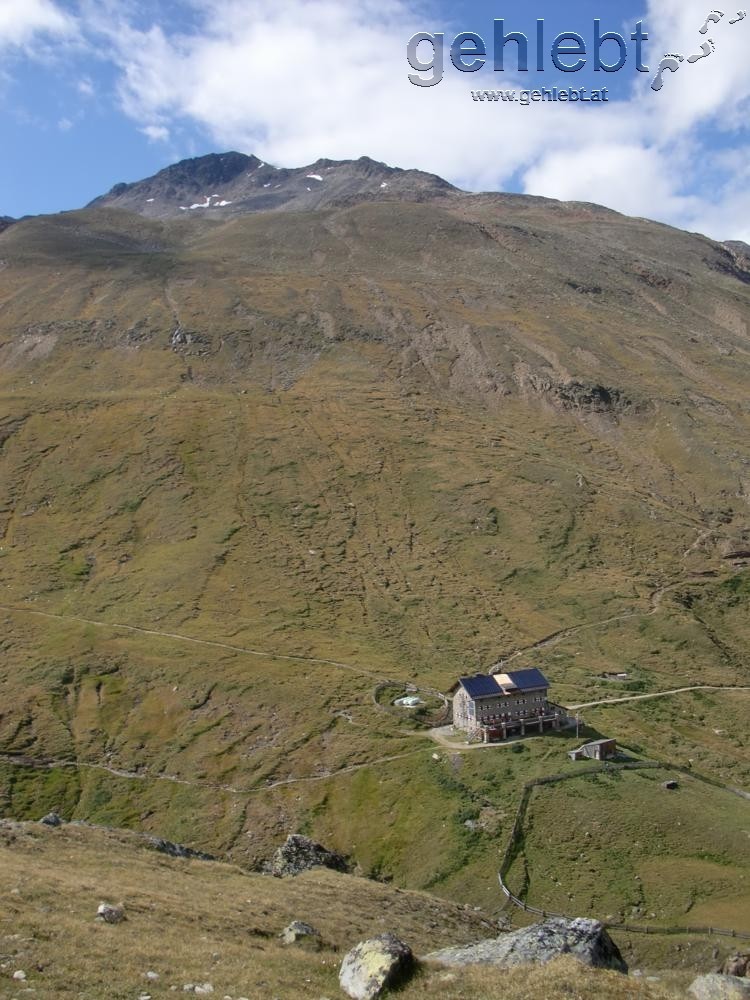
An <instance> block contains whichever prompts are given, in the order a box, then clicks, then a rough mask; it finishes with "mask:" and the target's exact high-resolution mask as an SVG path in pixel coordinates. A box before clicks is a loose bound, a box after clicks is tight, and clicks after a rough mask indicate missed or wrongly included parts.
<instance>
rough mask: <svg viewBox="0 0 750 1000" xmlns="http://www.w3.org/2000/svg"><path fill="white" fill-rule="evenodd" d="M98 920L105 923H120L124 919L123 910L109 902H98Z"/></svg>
mask: <svg viewBox="0 0 750 1000" xmlns="http://www.w3.org/2000/svg"><path fill="white" fill-rule="evenodd" d="M96 916H97V918H98V919H99V920H103V921H104V923H105V924H121V923H122V922H123V920H124V919H125V910H124V908H123V907H122V906H113V905H112V904H111V903H100V904H99V909H98V910H97V911H96Z"/></svg>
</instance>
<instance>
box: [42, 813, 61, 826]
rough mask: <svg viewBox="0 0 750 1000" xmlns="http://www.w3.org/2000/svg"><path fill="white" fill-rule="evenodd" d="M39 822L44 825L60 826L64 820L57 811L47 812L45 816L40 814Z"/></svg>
mask: <svg viewBox="0 0 750 1000" xmlns="http://www.w3.org/2000/svg"><path fill="white" fill-rule="evenodd" d="M39 822H40V823H42V824H43V825H44V826H62V825H63V823H64V820H63V819H62V818H61V817H60V816H58V815H57V813H47V815H46V816H42V818H41V819H40V820H39Z"/></svg>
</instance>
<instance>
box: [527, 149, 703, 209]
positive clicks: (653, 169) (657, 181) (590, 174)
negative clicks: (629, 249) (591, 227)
mask: <svg viewBox="0 0 750 1000" xmlns="http://www.w3.org/2000/svg"><path fill="white" fill-rule="evenodd" d="M680 159H681V157H680V156H677V155H674V154H672V155H667V154H666V153H665V152H664V151H663V150H661V149H657V148H656V147H650V148H649V147H647V146H643V145H638V144H628V143H617V142H614V141H613V142H605V143H597V142H593V143H591V144H590V145H587V146H583V147H581V148H579V149H574V150H566V151H565V152H556V153H550V154H548V155H546V156H544V157H543V158H542V159H541V160H540V161H539V163H538V164H537V165H536V166H534V167H532V168H531V169H530V170H528V171H527V172H526V175H525V191H526V193H527V194H537V195H546V196H547V197H549V198H560V199H561V200H563V201H591V202H596V203H597V204H600V205H607V206H609V207H610V208H614V209H617V211H619V212H624V213H625V214H627V215H636V216H647V217H650V218H679V217H684V216H687V215H688V214H690V213H692V212H693V211H695V210H696V209H697V208H698V207H699V202H698V201H697V199H695V198H689V197H685V196H681V195H679V194H678V193H676V191H675V184H674V180H673V178H674V176H675V174H676V175H677V177H680V176H682V172H681V169H680V166H681V164H680Z"/></svg>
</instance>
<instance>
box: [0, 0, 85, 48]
mask: <svg viewBox="0 0 750 1000" xmlns="http://www.w3.org/2000/svg"><path fill="white" fill-rule="evenodd" d="M73 34H75V21H74V19H73V18H72V17H71V16H70V15H69V14H67V13H65V12H64V11H63V10H61V9H60V8H59V7H58V6H57V5H56V4H55V3H53V2H52V0H0V47H5V46H26V45H28V44H29V43H31V42H32V41H34V39H35V37H36V36H39V35H53V36H71V35H73Z"/></svg>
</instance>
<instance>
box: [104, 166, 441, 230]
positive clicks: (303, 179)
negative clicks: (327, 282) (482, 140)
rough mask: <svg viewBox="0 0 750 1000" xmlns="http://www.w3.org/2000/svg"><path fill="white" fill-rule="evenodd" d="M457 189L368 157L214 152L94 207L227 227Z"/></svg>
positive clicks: (121, 187) (125, 187)
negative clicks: (290, 164)
mask: <svg viewBox="0 0 750 1000" xmlns="http://www.w3.org/2000/svg"><path fill="white" fill-rule="evenodd" d="M455 191H456V188H454V187H453V186H452V185H450V184H448V183H447V181H444V180H442V179H441V178H440V177H436V176H435V175H434V174H426V173H423V172H422V171H419V170H400V169H396V168H394V167H389V166H387V165H386V164H385V163H378V162H377V161H375V160H371V159H370V158H369V157H367V156H362V157H360V158H359V159H358V160H326V159H321V160H316V162H315V163H311V164H309V165H308V166H306V167H296V168H287V167H277V166H273V165H272V164H269V163H264V162H262V161H261V160H259V159H258V157H257V156H246V155H244V154H242V153H235V152H231V153H221V154H217V153H213V154H210V155H208V156H201V157H197V158H195V159H192V160H183V161H182V162H180V163H177V164H175V165H173V166H170V167H167V168H166V169H164V170H161V171H160V172H159V173H158V174H156V175H155V176H154V177H150V178H148V179H146V180H142V181H137V182H135V183H132V184H126V183H119V184H116V185H115V186H114V187H113V188H112V190H111V191H110V192H109V193H108V194H106V195H104V196H102V197H100V198H97V199H95V200H94V201H93V202H91V205H90V206H89V207H91V208H122V209H125V210H126V211H129V212H137V213H138V214H139V215H143V216H145V217H146V218H151V219H172V218H180V217H181V216H182V215H184V216H186V217H192V216H197V217H200V218H208V219H211V220H212V221H216V222H221V221H223V220H226V219H230V218H233V217H234V216H237V215H244V214H246V213H248V212H269V211H295V212H304V211H311V210H315V211H317V210H320V209H324V208H332V207H334V206H338V207H342V206H344V205H351V204H356V203H358V202H363V201H374V202H378V201H384V200H387V201H391V200H393V199H398V200H404V201H426V200H429V199H434V198H440V197H444V196H446V195H448V194H450V193H451V192H455Z"/></svg>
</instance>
